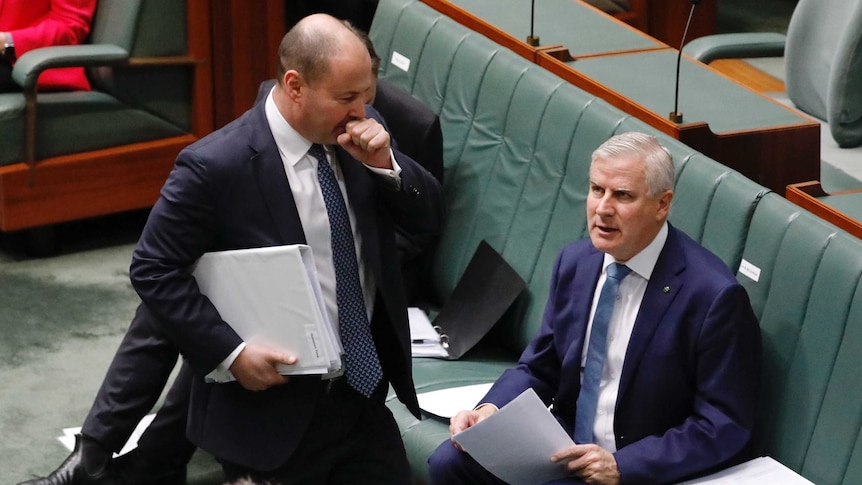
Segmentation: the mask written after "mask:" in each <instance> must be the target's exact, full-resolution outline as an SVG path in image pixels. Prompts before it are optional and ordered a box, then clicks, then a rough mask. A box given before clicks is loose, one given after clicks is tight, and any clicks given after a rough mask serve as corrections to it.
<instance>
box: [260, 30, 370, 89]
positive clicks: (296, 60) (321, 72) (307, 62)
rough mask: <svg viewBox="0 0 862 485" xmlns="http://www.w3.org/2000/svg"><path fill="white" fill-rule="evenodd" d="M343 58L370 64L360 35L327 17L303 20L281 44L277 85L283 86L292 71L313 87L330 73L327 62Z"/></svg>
mask: <svg viewBox="0 0 862 485" xmlns="http://www.w3.org/2000/svg"><path fill="white" fill-rule="evenodd" d="M343 55H350V56H354V55H359V56H363V55H364V56H368V61H369V63H370V62H371V58H370V55H369V54H368V49H367V48H366V45H365V39H364V37H363V34H362V33H361V32H360V31H358V30H356V28H354V27H353V26H352V25H350V23H349V22H345V21H342V20H338V19H336V18H335V17H332V16H330V15H326V14H314V15H309V16H307V17H304V18H303V19H302V20H300V21H299V22H298V23H297V24H296V25H295V26H293V28H291V29H290V31H288V32H287V34H285V36H284V38H283V39H282V40H281V45H279V48H278V61H279V62H278V72H277V79H278V82H279V84H281V83H283V81H284V75H285V73H286V72H287V71H289V70H295V71H297V72H298V73H299V74H300V75H301V76H302V77H303V78H304V79H305V81H306V82H307V83H309V84H314V83H316V82H317V81H319V80H320V79H322V78H323V77H324V76H326V75H327V74H328V73H329V64H330V61H331V60H332V59H333V58H334V57H337V56H343Z"/></svg>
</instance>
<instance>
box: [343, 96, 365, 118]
mask: <svg viewBox="0 0 862 485" xmlns="http://www.w3.org/2000/svg"><path fill="white" fill-rule="evenodd" d="M347 114H348V116H350V117H351V118H353V119H360V120H361V119H363V118H365V100H363V99H357V100H356V101H354V102H352V103H350V110H349V111H348V113H347Z"/></svg>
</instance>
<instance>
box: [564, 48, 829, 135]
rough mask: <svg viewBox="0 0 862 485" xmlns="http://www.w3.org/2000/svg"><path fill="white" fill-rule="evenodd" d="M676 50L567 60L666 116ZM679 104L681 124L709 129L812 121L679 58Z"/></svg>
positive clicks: (671, 104)
mask: <svg viewBox="0 0 862 485" xmlns="http://www.w3.org/2000/svg"><path fill="white" fill-rule="evenodd" d="M676 62H677V51H676V50H673V49H665V50H660V51H649V52H639V53H629V54H620V55H613V56H603V57H595V58H587V59H579V60H576V61H572V62H568V63H566V64H567V65H568V66H569V67H570V68H571V69H572V70H574V71H576V72H579V73H581V74H583V75H585V76H587V77H588V78H590V79H592V80H594V81H596V82H599V83H601V84H603V85H605V86H606V87H608V88H610V89H612V90H614V91H616V92H617V93H619V94H620V95H622V96H624V97H626V98H628V99H630V100H632V101H634V102H635V103H638V104H640V105H641V106H643V107H645V108H646V109H648V110H650V111H652V112H654V113H658V114H660V115H664V114H667V113H670V112H671V111H673V110H674V109H673V108H674V90H675V83H674V79H675V76H676ZM678 109H679V111H681V112H682V113H683V122H684V123H695V122H706V123H708V124H709V126H710V129H711V130H712V131H713V133H717V134H718V133H727V132H734V131H745V130H752V129H759V128H764V127H781V126H788V125H799V124H810V123H813V121H812V120H810V119H809V118H807V117H804V116H802V115H800V114H798V113H796V112H795V111H793V110H790V109H788V108H787V107H785V106H783V105H780V104H778V103H776V102H774V101H772V100H771V99H769V98H767V97H765V96H762V95H760V94H759V93H757V92H755V91H752V90H750V89H748V88H746V87H744V86H742V85H740V84H737V83H736V82H734V81H731V80H730V79H728V78H726V77H724V76H722V75H720V74H718V73H717V72H715V71H713V70H712V69H709V68H708V67H706V66H704V65H703V64H701V63H699V62H697V61H693V60H691V59H687V58H685V57H683V58H682V63H681V66H680V87H679V104H678Z"/></svg>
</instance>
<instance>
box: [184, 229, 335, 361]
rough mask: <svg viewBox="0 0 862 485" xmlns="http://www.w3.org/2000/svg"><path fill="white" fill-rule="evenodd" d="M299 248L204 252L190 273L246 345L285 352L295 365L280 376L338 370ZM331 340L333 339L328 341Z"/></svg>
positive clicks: (312, 276) (317, 294)
mask: <svg viewBox="0 0 862 485" xmlns="http://www.w3.org/2000/svg"><path fill="white" fill-rule="evenodd" d="M310 251H311V248H309V247H308V246H305V245H298V244H297V245H290V246H275V247H266V248H252V249H240V250H233V251H220V252H212V253H206V254H204V255H203V256H202V257H201V258H200V260H199V261H198V263H197V264H196V266H195V268H194V270H193V274H194V277H195V279H196V280H197V283H198V286H199V287H200V289H201V293H203V294H204V295H206V296H207V297H208V298H209V299H210V301H212V303H213V305H215V307H216V309H217V310H218V311H219V314H220V315H221V317H222V318H223V319H224V320H225V321H226V322H227V323H228V324H230V326H231V327H233V329H234V330H235V331H236V332H237V333H238V334H239V335H240V336H241V337H242V338H243V340H245V341H246V342H249V343H259V344H265V345H269V346H271V347H274V348H277V349H281V350H285V351H288V352H290V353H292V354H294V355H296V356H297V363H296V364H295V365H292V366H282V367H280V368H279V371H280V372H282V373H283V374H326V373H327V372H330V371H336V370H338V369H339V368H340V367H341V360H340V355H338V351H339V350H340V343H339V342H337V339H336V337H335V335H336V333H335V331H334V330H333V327H332V324H331V323H330V322H329V319H328V316H327V313H326V312H325V311H321V309H322V308H323V305H322V303H321V302H320V301H319V298H320V290H319V288H315V287H314V286H315V284H317V281H316V277H315V273H314V270H313V267H311V268H310V267H309V266H308V265H309V264H311V265H312V266H313V260H312V259H311V257H310V256H309V254H307V253H310ZM333 339H335V340H336V341H335V342H334V341H333Z"/></svg>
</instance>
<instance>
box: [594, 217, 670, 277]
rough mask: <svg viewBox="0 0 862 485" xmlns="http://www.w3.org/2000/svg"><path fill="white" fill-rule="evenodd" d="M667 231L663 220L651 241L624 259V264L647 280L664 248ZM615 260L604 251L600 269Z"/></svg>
mask: <svg viewBox="0 0 862 485" xmlns="http://www.w3.org/2000/svg"><path fill="white" fill-rule="evenodd" d="M667 233H668V226H667V221H665V222H664V224H662V226H661V229H659V231H658V234H656V236H655V238H653V240H652V242H650V243H649V244H648V245H647V247H645V248H643V249H642V250H641V252H639V253H637V254H635V255H634V256H633V257H632V258H631V259H629V260H628V261H626V262H625V265H626V266H628V267H629V268H630V269H631V270H632V271H633V272H635V273H637V274H638V275H639V276H640V277H642V278H643V279H645V280H647V281H649V279H650V276H652V272H653V270H654V269H655V265H656V263H658V257H659V255H660V254H661V250H662V249H663V248H664V243H665V242H666V241H667ZM615 262H616V259H614V257H613V256H611V255H610V254H608V253H605V260H604V263H603V264H602V271H606V270H607V268H608V266H610V265H611V263H615Z"/></svg>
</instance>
